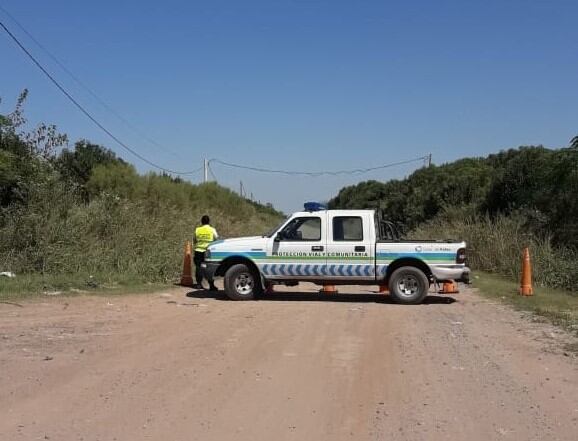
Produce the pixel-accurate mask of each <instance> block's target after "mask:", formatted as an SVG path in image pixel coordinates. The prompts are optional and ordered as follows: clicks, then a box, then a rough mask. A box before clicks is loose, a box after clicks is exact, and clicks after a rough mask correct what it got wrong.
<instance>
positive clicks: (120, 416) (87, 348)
mask: <svg viewBox="0 0 578 441" xmlns="http://www.w3.org/2000/svg"><path fill="white" fill-rule="evenodd" d="M340 290H341V292H342V293H345V292H359V291H360V288H356V287H349V288H348V287H344V288H341V289H340ZM314 291H315V288H314V287H313V286H311V285H303V286H301V287H300V288H299V293H297V294H287V293H282V292H281V293H277V294H273V295H271V296H270V297H268V298H266V299H263V300H260V301H253V302H232V301H223V300H219V299H215V298H214V297H211V294H203V293H199V294H196V295H197V297H187V296H186V295H185V294H186V290H183V289H177V290H174V291H170V292H166V293H157V294H151V295H138V296H116V297H108V298H104V297H95V296H92V297H76V298H54V299H47V300H44V299H43V301H32V302H27V303H25V304H24V306H23V307H18V306H16V305H7V304H0V415H2V417H1V418H0V440H7V441H8V440H10V441H12V440H19V439H22V440H34V439H52V440H86V441H89V440H123V441H126V440H146V439H151V440H167V441H169V440H175V441H176V440H183V441H190V440H219V441H222V440H251V441H254V440H285V439H286V440H345V439H347V440H447V439H455V440H469V441H472V440H484V441H485V440H494V439H495V440H507V439H510V440H546V439H547V440H575V439H576V434H577V433H578V361H577V359H576V358H575V357H574V355H573V354H571V353H570V354H566V355H564V350H563V344H564V343H565V342H567V341H568V340H569V339H570V337H568V336H567V335H565V334H563V333H562V332H561V331H558V330H557V329H556V328H553V327H551V326H548V325H544V324H539V323H534V322H531V321H530V320H528V319H525V318H522V317H521V316H520V314H519V313H517V312H514V311H512V310H510V309H508V308H506V307H504V306H502V305H499V304H494V303H491V302H489V301H487V300H484V299H482V298H480V297H478V296H477V295H476V294H475V293H472V292H465V293H462V294H459V295H456V296H454V298H455V300H456V301H455V302H451V301H446V300H447V299H445V298H441V297H430V298H428V301H427V302H426V304H424V305H420V306H398V305H394V304H391V303H389V302H388V301H387V299H386V298H384V297H381V296H378V295H374V294H370V290H369V289H366V288H363V289H361V291H362V292H364V293H365V294H363V295H361V296H359V295H357V296H344V295H342V294H340V295H338V296H330V297H327V296H321V295H317V294H314ZM203 296H205V297H203ZM450 300H451V299H450Z"/></svg>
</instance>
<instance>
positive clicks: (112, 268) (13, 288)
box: [0, 92, 281, 298]
mask: <svg viewBox="0 0 578 441" xmlns="http://www.w3.org/2000/svg"><path fill="white" fill-rule="evenodd" d="M25 100H26V92H24V93H23V94H22V95H21V97H20V99H19V100H18V103H17V105H16V108H15V110H14V111H13V112H11V113H9V114H7V115H4V116H1V115H0V271H11V272H14V273H16V278H15V279H6V278H4V277H2V278H0V298H1V297H6V296H9V295H10V293H16V292H40V291H50V290H55V289H69V288H76V289H97V288H101V287H104V288H106V287H114V286H117V285H119V284H128V285H131V286H136V285H139V284H140V285H142V284H146V283H167V282H172V281H176V280H177V279H178V276H179V274H180V270H181V265H182V253H183V245H184V242H185V240H187V239H191V236H192V233H193V229H194V227H195V226H196V224H197V223H198V222H199V219H200V217H201V215H203V214H205V213H207V214H209V215H210V216H211V219H212V223H213V224H214V225H215V227H216V228H217V230H218V231H219V233H220V234H221V235H222V236H225V237H231V236H237V235H245V234H253V233H254V234H260V233H264V232H265V231H267V230H268V229H269V228H271V227H272V226H273V225H274V224H276V223H277V222H278V221H279V219H280V217H281V214H280V213H279V212H277V211H275V210H274V209H272V208H271V207H266V206H262V205H259V204H256V203H254V202H251V201H249V200H247V199H244V198H241V197H239V196H238V195H237V194H235V193H234V192H232V191H230V190H229V189H226V188H223V187H221V186H219V185H217V184H215V183H208V184H201V185H194V184H191V183H190V182H186V181H183V180H182V179H180V178H173V177H171V176H169V175H164V174H156V173H148V174H146V175H139V174H138V173H137V171H136V169H135V168H134V166H132V165H130V164H128V163H127V162H125V161H124V160H122V159H120V158H118V157H117V156H116V155H115V154H114V152H112V151H111V150H108V149H107V148H105V147H103V146H100V145H95V144H92V143H90V142H89V141H86V140H80V141H78V142H76V143H75V144H74V147H73V148H69V147H68V139H67V136H66V135H63V134H60V133H59V132H58V131H57V129H56V127H54V126H49V125H45V124H41V125H39V126H38V127H36V128H34V129H29V128H28V125H27V124H26V119H25V117H24V113H23V106H24V102H25Z"/></svg>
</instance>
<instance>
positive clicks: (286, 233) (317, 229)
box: [280, 217, 321, 241]
mask: <svg viewBox="0 0 578 441" xmlns="http://www.w3.org/2000/svg"><path fill="white" fill-rule="evenodd" d="M280 234H281V237H282V238H283V240H291V241H300V240H303V241H319V240H321V218H319V217H297V218H295V219H293V220H292V221H291V222H289V223H288V224H287V226H286V227H285V228H283V230H282V231H281V233H280Z"/></svg>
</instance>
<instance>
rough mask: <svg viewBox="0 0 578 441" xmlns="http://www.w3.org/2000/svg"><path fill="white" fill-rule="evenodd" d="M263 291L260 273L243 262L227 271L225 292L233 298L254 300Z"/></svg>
mask: <svg viewBox="0 0 578 441" xmlns="http://www.w3.org/2000/svg"><path fill="white" fill-rule="evenodd" d="M260 291H261V281H260V279H259V276H258V274H255V272H254V271H251V269H250V268H249V267H247V265H244V264H242V263H240V264H237V265H233V266H232V267H231V268H229V269H228V270H227V272H226V273H225V292H226V293H227V297H229V298H230V299H231V300H252V299H253V298H255V295H257V294H259V293H260Z"/></svg>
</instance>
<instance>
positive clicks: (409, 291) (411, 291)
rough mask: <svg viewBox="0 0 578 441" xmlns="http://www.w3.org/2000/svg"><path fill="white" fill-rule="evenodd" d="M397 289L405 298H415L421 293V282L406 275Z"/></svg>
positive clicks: (399, 282) (398, 283) (400, 280)
mask: <svg viewBox="0 0 578 441" xmlns="http://www.w3.org/2000/svg"><path fill="white" fill-rule="evenodd" d="M397 289H398V292H399V293H400V294H401V295H402V296H403V297H413V296H415V295H416V294H417V293H418V292H419V289H420V287H419V281H418V279H417V277H415V276H413V275H411V274H404V275H403V277H401V278H400V279H399V281H398V282H397Z"/></svg>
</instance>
